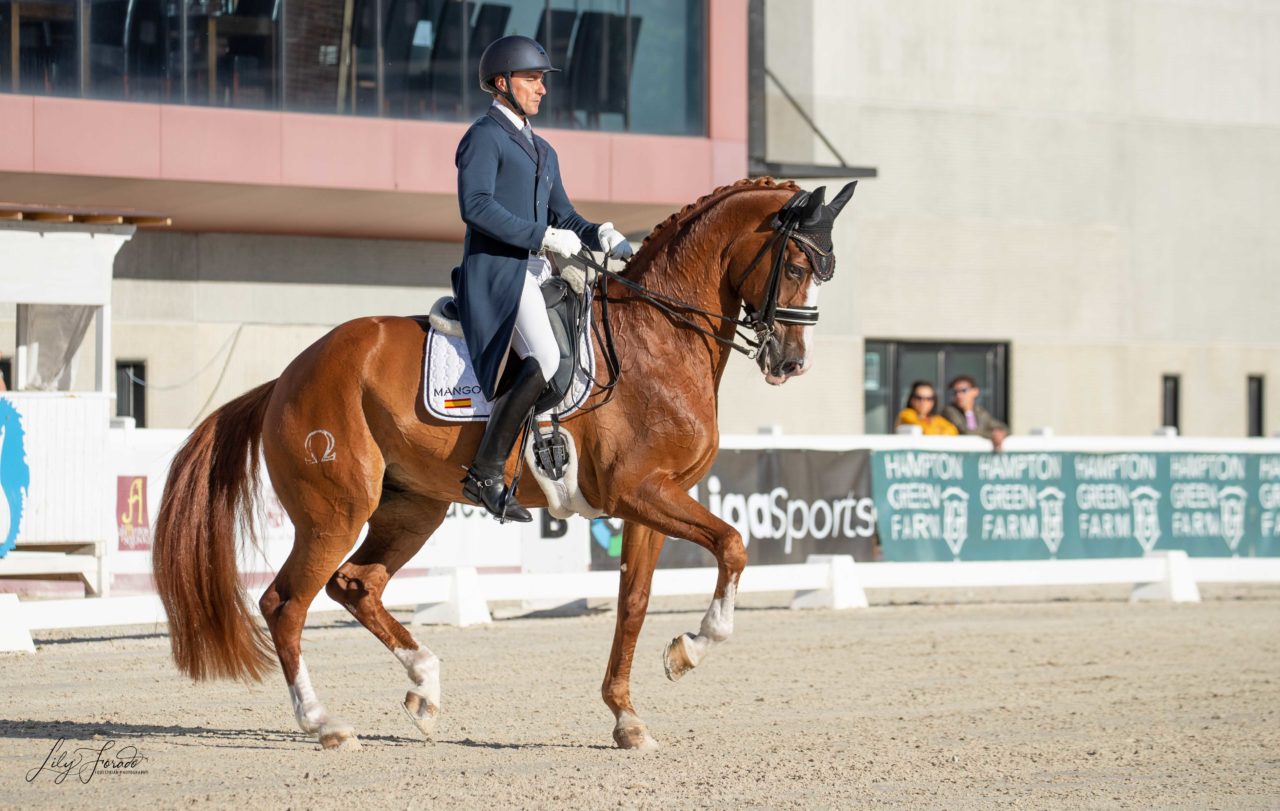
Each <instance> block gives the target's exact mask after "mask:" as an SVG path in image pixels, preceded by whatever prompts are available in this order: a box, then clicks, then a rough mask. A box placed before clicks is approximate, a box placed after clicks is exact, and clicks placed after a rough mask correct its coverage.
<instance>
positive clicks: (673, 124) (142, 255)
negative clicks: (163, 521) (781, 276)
mask: <svg viewBox="0 0 1280 811" xmlns="http://www.w3.org/2000/svg"><path fill="white" fill-rule="evenodd" d="M185 6H186V7H187V9H188V10H187V12H186V13H185V15H183V14H181V13H177V12H174V10H173V9H174V8H177V7H176V6H173V7H171V6H170V5H166V4H159V3H132V2H130V3H125V2H98V0H66V2H45V3H39V4H31V3H14V2H0V33H2V34H3V36H0V202H3V201H14V202H23V203H34V204H48V205H78V206H98V207H103V208H121V209H126V208H127V209H131V210H141V211H150V212H156V213H159V214H163V215H166V216H169V217H172V218H173V226H172V227H171V228H169V229H165V230H160V231H157V230H143V231H140V232H139V233H138V234H137V235H136V236H135V237H134V238H133V239H132V240H131V241H130V242H129V243H128V244H126V245H125V247H124V248H123V249H122V250H121V251H120V254H119V256H118V258H117V261H116V272H115V282H114V285H115V287H114V301H113V309H114V324H115V326H114V329H113V336H114V343H113V350H114V355H115V357H116V359H117V363H118V368H119V369H120V371H119V373H118V384H119V391H118V394H119V395H121V402H122V404H123V408H124V409H125V410H126V411H128V410H130V409H133V411H132V413H144V414H145V422H146V424H147V425H150V426H157V427H185V426H189V425H192V424H194V423H195V422H197V421H198V420H199V419H200V418H201V417H203V416H204V415H206V414H207V413H208V412H209V411H210V410H211V409H212V408H215V407H216V406H217V405H218V404H220V403H221V402H225V401H226V400H228V399H230V398H231V397H234V396H236V395H237V394H239V393H240V392H242V391H244V390H246V389H248V388H249V387H251V386H253V385H256V384H257V383H260V382H262V381H264V380H267V379H270V378H271V377H274V376H275V375H277V374H278V373H279V371H280V370H281V369H282V368H283V366H284V365H285V364H286V363H287V362H288V360H289V359H290V358H292V357H293V356H294V355H296V354H297V353H298V352H299V351H301V350H302V349H303V348H304V347H305V346H306V345H308V344H309V343H310V342H312V341H313V340H315V339H316V338H317V337H319V336H320V335H322V334H323V333H324V332H326V331H327V330H328V329H330V328H331V327H332V326H333V325H334V324H336V323H340V322H342V321H345V320H347V319H350V318H354V317H359V316H362V315H372V314H411V313H420V312H423V311H424V310H425V309H427V307H429V305H430V303H431V302H432V301H434V299H435V298H436V297H437V296H439V295H441V294H443V293H444V292H445V291H446V288H447V284H448V273H449V271H450V270H451V269H452V267H453V266H454V264H455V263H456V261H457V259H458V257H459V255H460V252H461V246H460V244H459V241H460V239H461V234H462V224H461V222H460V221H459V220H458V216H457V205H456V199H455V191H454V171H453V152H454V147H455V145H456V143H457V141H458V139H459V138H460V136H461V134H462V133H463V131H464V130H465V127H466V125H467V123H466V122H467V121H469V120H470V119H471V117H473V116H474V115H475V114H476V113H477V112H478V111H479V110H482V109H483V106H482V105H483V104H484V103H485V98H484V97H483V96H481V95H480V94H479V90H478V88H477V87H476V84H475V78H474V76H475V67H474V66H475V63H476V61H477V60H478V52H479V49H480V48H482V47H483V44H484V43H486V42H487V41H488V40H489V39H492V38H493V37H495V36H498V35H501V34H503V33H522V34H528V35H531V36H536V37H539V38H540V39H542V40H543V41H545V42H546V43H547V44H548V47H549V49H550V50H551V53H552V56H553V61H556V62H557V63H558V64H563V65H564V66H565V67H566V73H565V74H562V75H557V76H555V77H553V78H552V81H551V84H550V95H549V97H548V98H549V100H550V102H549V104H548V109H547V111H546V115H545V117H544V118H543V119H542V120H541V121H539V122H536V124H538V125H541V126H543V127H545V134H546V135H547V137H548V138H549V139H550V140H551V141H552V143H553V144H554V145H555V146H556V147H557V149H558V151H559V153H560V156H561V162H562V165H563V167H564V176H565V177H564V179H565V182H566V185H567V187H568V189H569V191H570V194H571V195H572V197H573V199H574V200H575V201H576V202H577V203H578V204H579V207H580V209H581V210H582V211H583V213H584V214H585V215H586V216H588V217H589V218H593V219H596V220H606V219H609V220H613V221H614V222H615V223H617V224H618V225H619V227H620V228H622V229H623V230H624V231H625V232H627V233H629V234H631V235H633V236H637V237H639V236H642V235H643V234H644V233H645V232H647V230H648V229H649V228H650V227H651V226H652V225H654V224H656V223H658V222H660V221H661V220H662V219H663V218H664V217H665V216H666V215H667V214H668V213H670V211H672V210H674V209H675V208H678V207H680V206H681V205H683V204H685V203H687V202H689V201H691V200H693V199H695V198H696V197H698V196H700V195H702V194H705V193H706V192H708V191H710V190H711V189H713V188H714V187H716V186H718V185H721V184H724V183H727V182H732V181H733V180H735V179H738V178H740V177H742V176H744V175H745V174H747V173H748V171H749V170H752V169H753V168H754V167H756V166H757V161H756V160H754V158H755V157H756V156H757V155H763V156H764V157H766V158H768V159H769V161H770V162H771V163H773V164H781V165H799V166H805V165H810V166H813V165H826V166H830V167H836V166H839V165H840V164H842V163H849V164H858V165H860V166H872V167H875V168H876V170H877V171H878V177H876V178H874V179H871V180H867V181H864V182H863V183H862V184H860V187H859V190H858V193H857V194H856V195H855V197H854V200H853V202H852V203H851V204H850V206H849V207H848V208H847V209H846V211H847V213H846V214H845V215H844V216H842V217H841V219H840V220H839V221H838V223H837V234H836V246H837V252H838V255H839V262H838V268H837V272H836V277H835V279H834V280H833V281H832V282H831V283H830V284H829V285H826V286H824V289H823V292H822V299H821V308H822V321H821V323H820V324H819V326H818V328H817V343H816V349H815V352H816V355H815V364H814V367H813V369H812V371H811V372H809V373H808V374H807V375H805V376H804V377H802V378H799V379H796V380H793V381H791V382H790V383H788V384H787V385H785V386H782V387H776V388H774V387H769V386H766V385H765V384H764V383H763V381H761V380H760V379H759V372H758V370H757V369H756V367H755V366H754V364H751V363H749V362H746V361H743V360H742V359H735V360H734V361H733V362H731V363H730V365H729V368H728V371H727V373H726V377H725V379H724V382H723V388H722V391H724V392H725V396H723V397H722V398H721V417H722V429H723V430H724V431H726V432H736V433H753V432H755V431H756V430H757V428H758V426H760V425H762V424H774V425H780V426H781V427H782V428H783V430H784V431H786V432H788V433H863V432H866V433H880V432H885V431H891V430H892V422H893V416H894V414H895V413H896V411H897V409H899V408H900V407H901V406H902V405H904V394H905V391H906V389H907V387H908V386H909V384H910V383H911V381H913V380H915V379H927V380H931V381H933V382H935V384H937V385H939V386H943V385H945V383H946V382H947V381H949V380H950V379H951V378H952V377H954V376H955V375H956V374H961V373H963V374H969V375H972V376H974V377H976V378H977V379H978V380H979V382H980V384H981V385H982V388H983V402H984V403H986V404H987V405H988V407H989V408H991V409H992V410H993V411H995V412H997V414H999V415H1001V416H1003V417H1005V418H1007V419H1008V420H1009V421H1010V422H1011V424H1012V426H1013V429H1014V431H1015V432H1027V431H1030V430H1032V429H1035V428H1039V427H1042V426H1048V427H1052V428H1053V429H1054V431H1056V432H1057V433H1059V434H1086V435H1087V434H1150V433H1151V432H1152V431H1153V430H1155V429H1157V428H1159V427H1160V426H1162V425H1165V424H1172V425H1176V427H1177V428H1178V429H1179V430H1180V431H1181V433H1183V434H1187V435H1208V436H1245V435H1248V434H1251V433H1273V432H1275V431H1276V430H1277V429H1280V397H1277V396H1275V394H1274V393H1273V392H1272V391H1271V390H1270V389H1269V385H1270V387H1272V388H1274V386H1275V385H1276V381H1280V323H1278V322H1277V320H1276V319H1275V318H1273V317H1272V316H1271V311H1272V310H1273V309H1274V308H1275V303H1276V301H1277V295H1276V293H1275V292H1274V290H1275V286H1276V283H1275V280H1276V278H1277V276H1278V275H1280V236H1277V235H1278V234H1280V229H1276V228H1275V227H1274V226H1272V225H1271V224H1270V222H1269V220H1268V218H1267V212H1271V211H1277V210H1280V80H1278V79H1277V77H1280V6H1276V5H1274V4H1268V3H1258V2H1254V0H1217V1H1215V2H1198V1H1187V0H1084V1H1083V2H1080V1H1078V0H1071V2H1068V1H1067V0H1029V1H1028V0H1018V1H1017V2H1014V0H994V1H993V0H957V2H950V3H943V4H939V3H935V2H929V1H928V0H918V1H917V0H903V1H902V2H897V1H895V2H893V3H885V2H880V0H785V2H784V0H771V1H769V2H765V0H580V1H574V0H508V2H506V3H482V2H462V1H461V0H375V2H361V1H358V0H352V1H351V2H343V3H339V2H336V0H329V1H327V2H308V3H306V4H303V3H301V2H298V0H271V1H270V2H253V0H238V1H237V0H223V1H222V2H216V3H213V2H210V3H204V2H201V3H191V4H185ZM751 13H756V14H758V15H760V17H761V19H762V21H763V25H762V26H759V27H755V26H749V24H748V18H749V15H750V14H751ZM753 37H756V38H757V39H758V41H756V42H753V41H752V38H753ZM749 53H750V54H751V55H752V56H751V58H750V59H749ZM752 71H755V72H758V73H759V74H760V75H762V76H765V77H766V78H765V79H764V80H763V81H762V82H761V83H758V84H752V85H751V86H749V85H748V80H747V77H748V74H749V73H750V72H752ZM753 111H754V112H756V113H757V114H759V113H763V116H762V121H763V126H762V128H761V130H760V132H759V133H756V130H755V128H753V127H749V125H748V116H749V113H750V112H753ZM753 134H754V137H755V139H756V141H757V142H756V143H749V141H750V140H751V138H752V136H753ZM749 158H750V159H749ZM815 174H822V173H821V172H817V173H815ZM826 174H828V175H829V176H830V178H831V179H829V180H826V181H820V180H805V181H803V182H804V184H805V185H806V186H809V187H812V186H815V185H818V184H819V183H826V184H827V185H830V186H838V185H840V184H842V183H843V178H842V176H841V170H840V169H838V168H837V169H830V170H829V171H827V172H826ZM847 176H857V173H856V172H855V171H853V170H850V171H849V173H848V175H847ZM0 306H8V305H0ZM6 319H7V320H6ZM12 348H13V328H12V310H11V309H10V310H8V311H6V310H2V309H0V355H6V356H7V355H9V354H10V352H11V351H12ZM85 354H87V355H91V354H92V353H85ZM139 381H145V385H143V383H140V382H139ZM944 396H945V394H944ZM139 401H141V402H140V404H141V406H142V409H143V410H144V411H143V412H140V411H138V410H137V409H138V407H139ZM816 426H820V427H816Z"/></svg>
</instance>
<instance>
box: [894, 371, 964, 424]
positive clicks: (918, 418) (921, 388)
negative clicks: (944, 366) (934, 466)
mask: <svg viewBox="0 0 1280 811" xmlns="http://www.w3.org/2000/svg"><path fill="white" fill-rule="evenodd" d="M937 404H938V395H937V394H936V393H935V392H934V390H933V384H932V383H930V382H928V381H926V380H917V381H916V382H914V383H912V384H911V396H909V397H908V398H907V407H906V408H904V409H902V411H901V413H899V414H898V421H897V423H896V424H895V425H894V430H897V429H898V428H901V427H902V426H904V425H919V426H920V431H921V433H923V434H925V435H927V436H955V435H956V434H957V433H959V432H958V431H956V427H955V426H954V425H952V424H951V423H950V422H948V421H947V419H946V418H945V417H942V416H939V415H937V414H934V413H933V409H934V407H936V406H937Z"/></svg>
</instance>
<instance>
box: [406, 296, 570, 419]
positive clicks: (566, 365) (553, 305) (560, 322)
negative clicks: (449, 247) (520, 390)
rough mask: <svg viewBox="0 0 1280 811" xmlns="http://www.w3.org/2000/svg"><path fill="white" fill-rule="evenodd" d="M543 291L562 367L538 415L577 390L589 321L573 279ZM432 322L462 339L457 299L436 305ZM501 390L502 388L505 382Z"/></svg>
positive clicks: (542, 398)
mask: <svg viewBox="0 0 1280 811" xmlns="http://www.w3.org/2000/svg"><path fill="white" fill-rule="evenodd" d="M541 289H542V298H543V300H544V301H545V302H546V305H547V317H548V318H549V319H550V321H551V332H552V333H553V334H554V335H555V336H556V345H557V346H558V347H559V348H560V365H559V366H557V367H556V373H555V374H554V375H552V376H551V379H550V380H548V381H547V385H546V388H544V389H543V390H542V394H540V395H539V396H538V400H537V403H536V404H535V405H534V412H535V413H537V414H544V413H546V412H549V411H552V409H555V408H556V407H557V406H559V405H561V403H563V402H564V401H565V399H566V398H567V397H568V395H569V393H570V390H571V388H572V387H573V380H574V376H575V372H576V371H577V369H578V368H579V365H580V364H579V361H580V359H581V351H582V348H583V343H584V340H583V339H584V337H585V335H586V328H587V320H586V318H585V317H584V315H585V309H586V308H585V303H586V302H585V300H584V297H583V296H582V295H581V294H580V292H575V290H574V288H573V285H572V284H571V283H570V281H569V280H567V279H565V278H563V277H560V276H552V277H551V278H550V279H547V280H546V281H545V282H543V283H542V288H541ZM428 320H429V321H430V322H431V326H432V328H433V329H435V330H436V331H437V332H440V333H443V334H445V335H449V336H452V337H457V338H462V324H461V323H460V322H459V320H458V303H457V302H456V301H454V299H453V296H445V297H443V298H441V299H440V300H438V301H437V302H436V303H435V305H434V306H432V308H431V314H430V316H428ZM508 368H511V367H508ZM498 388H499V389H501V388H502V384H501V383H499V386H498ZM574 407H576V403H570V404H568V408H566V409H565V411H564V412H562V413H567V412H568V411H569V410H572V409H573V408H574ZM557 416H559V415H557Z"/></svg>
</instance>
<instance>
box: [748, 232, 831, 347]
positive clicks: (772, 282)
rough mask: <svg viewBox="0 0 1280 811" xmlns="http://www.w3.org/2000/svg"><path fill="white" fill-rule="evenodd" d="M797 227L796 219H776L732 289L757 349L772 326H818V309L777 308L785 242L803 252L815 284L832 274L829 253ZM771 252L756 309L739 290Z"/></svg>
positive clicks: (785, 256)
mask: <svg viewBox="0 0 1280 811" xmlns="http://www.w3.org/2000/svg"><path fill="white" fill-rule="evenodd" d="M798 226H799V218H798V217H795V216H789V217H785V218H782V219H781V220H779V219H775V220H774V223H773V228H774V231H775V233H774V235H773V237H771V238H770V239H769V240H768V241H766V242H765V243H764V245H761V246H760V250H759V251H757V252H756V255H755V258H754V259H752V260H751V264H750V265H748V266H747V269H746V270H745V271H743V273H742V277H741V278H739V279H738V281H737V284H735V285H734V288H735V290H734V292H735V293H736V294H737V295H738V298H741V299H742V307H743V309H744V310H746V311H747V317H746V319H745V322H746V326H748V327H750V328H751V329H752V330H753V331H754V332H755V334H756V344H757V346H759V345H762V344H763V343H764V342H765V341H766V340H767V339H768V336H769V335H771V334H772V333H773V326H774V324H794V325H798V326H805V327H808V326H812V325H814V324H816V323H818V308H817V307H779V306H778V287H779V285H780V284H781V283H782V269H783V266H784V265H785V264H786V258H787V242H788V241H789V240H794V241H795V243H796V245H798V246H799V247H800V250H801V251H803V252H804V255H805V258H806V259H808V260H809V266H810V267H811V268H813V275H814V277H815V278H816V279H817V280H818V281H827V280H828V279H830V278H831V275H832V273H833V271H834V267H833V266H832V259H833V257H832V256H831V252H830V251H827V252H825V253H824V252H822V251H821V249H820V248H818V246H817V245H815V244H813V242H812V241H811V240H809V239H807V238H806V237H804V236H803V235H801V234H798V233H796V228H797V227H798ZM770 248H772V249H773V261H772V263H771V265H770V268H769V280H768V281H767V282H765V292H764V299H763V301H762V302H761V303H760V307H759V308H758V309H757V308H755V307H753V306H751V304H750V303H749V302H748V301H747V300H746V298H745V297H744V296H743V295H742V287H743V285H745V284H746V283H747V279H748V278H750V277H751V274H752V272H754V271H755V269H756V268H757V267H759V266H760V260H761V259H762V258H764V255H765V253H767V252H768V251H769V249H770ZM824 274H825V277H824Z"/></svg>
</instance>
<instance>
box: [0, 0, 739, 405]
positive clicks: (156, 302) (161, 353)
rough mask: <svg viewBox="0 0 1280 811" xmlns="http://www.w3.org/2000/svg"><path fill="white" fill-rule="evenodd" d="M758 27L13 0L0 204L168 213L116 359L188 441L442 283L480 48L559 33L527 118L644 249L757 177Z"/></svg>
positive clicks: (568, 15)
mask: <svg viewBox="0 0 1280 811" xmlns="http://www.w3.org/2000/svg"><path fill="white" fill-rule="evenodd" d="M184 6H185V7H186V8H187V9H188V11H187V12H186V14H185V16H184V15H183V14H182V13H181V12H180V11H178V9H181V8H183V7H184ZM746 19H747V18H746V8H745V6H744V5H743V4H741V3H739V2H736V1H735V0H587V1H584V2H564V1H563V0H512V1H511V2H506V3H484V2H472V1H471V0H369V1H368V2H365V1H364V0H344V2H338V1H337V0H327V1H322V2H307V3H301V2H297V1H296V0H295V1H294V2H286V0H272V1H270V2H253V1H252V0H226V2H216V3H213V2H211V3H203V2H202V3H192V4H179V5H176V6H175V5H174V4H162V3H145V2H142V3H134V2H128V3H126V2H99V0H66V1H65V2H46V3H19V2H0V30H3V32H4V35H3V36H0V202H4V201H12V202H16V203H22V204H31V205H46V206H71V207H76V208H79V209H83V210H95V211H113V210H128V211H130V212H133V213H136V212H139V211H142V212H154V213H156V214H161V215H164V216H166V217H169V218H171V219H172V222H173V224H172V227H171V228H168V229H163V230H155V229H152V230H140V231H139V232H138V233H137V235H135V236H134V237H133V239H132V240H130V241H129V243H128V244H127V245H126V246H125V247H124V248H123V249H122V250H121V252H120V254H119V255H118V257H117V261H116V268H115V271H116V272H115V289H114V298H113V311H114V312H113V316H114V328H113V330H112V333H113V339H114V340H113V352H114V355H115V358H116V360H117V365H118V367H119V370H120V371H119V374H118V378H117V389H118V391H117V393H118V394H119V395H121V397H120V401H121V403H122V410H123V411H124V412H125V413H133V414H135V415H138V416H142V417H143V421H144V423H145V424H146V425H148V426H153V427H186V426H190V425H193V424H195V423H196V422H197V421H198V420H199V419H201V418H202V417H203V416H204V415H206V414H208V413H209V411H210V410H212V409H213V408H215V407H216V406H217V405H219V404H220V403H222V402H225V401H226V400H228V399H230V398H232V397H234V396H236V395H237V394H239V393H240V392H242V391H244V390H246V389H248V388H250V387H251V386H254V385H256V384H258V383H260V382H263V381H265V380H268V379H270V378H272V377H274V376H276V375H278V374H279V372H280V371H281V369H283V367H284V366H285V365H286V364H287V363H288V361H289V360H290V359H291V358H292V357H294V356H295V355H296V354H297V353H298V352H300V351H301V350H302V349H303V348H305V347H306V346H307V345H308V344H310V343H311V342H312V341H314V340H315V339H316V338H318V337H320V336H321V335H323V334H324V333H325V332H326V331H328V330H329V329H331V328H332V327H333V326H334V325H335V324H338V323H341V322H343V321H346V320H349V319H351V318H356V317H360V316H366V315H379V314H390V315H397V314H401V315H408V314H414V313H424V312H426V311H427V309H429V307H430V306H431V304H432V303H433V302H434V301H435V300H436V298H438V297H439V296H440V295H443V294H444V293H446V292H447V288H448V274H449V272H450V270H451V269H452V268H453V267H454V266H455V265H456V264H457V261H458V259H459V258H460V256H461V238H462V234H463V224H462V222H461V220H460V219H459V217H458V209H457V197H456V174H455V169H454V164H453V161H454V151H455V148H456V146H457V143H458V141H459V139H460V138H461V136H462V134H463V133H464V132H465V130H466V128H467V126H468V124H469V123H470V121H471V120H473V119H474V117H475V116H476V115H478V114H481V113H483V111H484V109H485V106H486V105H487V104H488V97H487V96H485V95H483V94H482V92H481V91H480V89H479V86H478V80H477V78H476V74H477V66H478V61H479V55H480V52H481V50H483V47H484V46H485V45H486V44H488V42H490V41H491V40H493V39H495V38H497V37H498V36H502V35H504V34H509V33H519V34H526V35H531V36H537V37H539V38H540V39H542V41H544V42H546V43H547V46H548V49H549V51H550V53H551V56H552V59H553V62H555V63H556V64H558V65H560V66H562V67H563V68H564V72H563V73H560V74H555V75H553V76H552V77H551V79H550V82H549V85H550V92H549V95H548V104H547V105H546V109H545V115H543V116H540V117H539V119H537V120H536V121H535V126H539V127H540V128H541V129H542V131H543V133H544V134H545V135H546V137H547V138H548V139H549V140H550V141H551V142H552V144H553V145H554V146H555V147H556V148H557V150H558V152H559V153H560V155H561V163H562V167H563V168H562V174H563V179H564V182H565V185H566V187H567V189H568V191H569V194H570V196H571V197H572V199H573V200H574V201H575V203H576V204H577V205H578V208H579V210H580V211H581V212H582V213H583V215H584V216H586V217H588V218H589V219H593V220H595V221H605V220H611V221H613V222H614V223H615V224H616V225H617V226H618V227H619V229H621V230H623V231H624V232H625V233H632V234H638V235H643V234H644V233H646V232H647V230H648V229H649V227H651V226H652V225H653V224H655V223H657V222H660V221H661V220H662V219H663V218H664V217H666V216H667V214H668V213H670V211H671V210H673V209H674V208H678V207H679V206H681V205H684V204H685V203H687V202H690V201H692V200H693V199H696V198H697V197H698V196H700V195H702V194H705V193H707V192H709V191H711V190H712V189H713V188H715V187H716V186H718V185H722V184H724V183H729V182H732V181H734V180H736V179H738V178H741V177H742V176H744V175H745V174H746V91H745V86H746V75H745V74H746ZM712 32H714V35H713V33H712ZM4 306H7V307H8V308H9V309H8V310H0V319H4V320H3V321H2V322H0V355H3V356H5V357H10V356H12V353H13V349H14V337H13V335H14V330H13V309H12V304H6V305H4ZM88 340H89V341H90V343H91V342H92V335H90V336H89V338H88ZM86 349H91V346H90V347H86ZM92 354H93V353H92V351H84V352H82V353H81V361H80V362H81V365H83V364H84V363H85V361H86V358H91V357H92ZM79 376H80V378H81V379H82V380H83V379H84V376H83V374H81V375H79ZM90 377H91V376H90ZM138 381H143V382H138Z"/></svg>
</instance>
